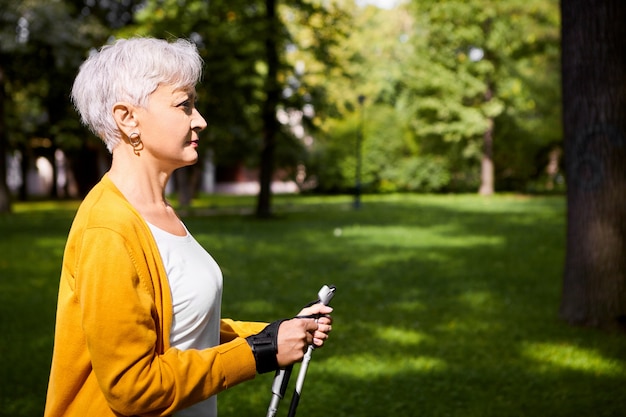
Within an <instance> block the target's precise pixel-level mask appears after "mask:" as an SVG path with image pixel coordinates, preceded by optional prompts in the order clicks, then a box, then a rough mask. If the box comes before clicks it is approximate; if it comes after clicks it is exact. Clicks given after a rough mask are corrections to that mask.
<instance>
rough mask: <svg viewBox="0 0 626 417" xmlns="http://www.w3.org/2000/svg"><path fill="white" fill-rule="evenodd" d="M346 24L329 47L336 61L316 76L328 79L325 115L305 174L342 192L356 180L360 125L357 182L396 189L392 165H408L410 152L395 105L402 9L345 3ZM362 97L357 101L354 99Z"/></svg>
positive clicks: (402, 46) (405, 28) (405, 56)
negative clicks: (339, 38)
mask: <svg viewBox="0 0 626 417" xmlns="http://www.w3.org/2000/svg"><path fill="white" fill-rule="evenodd" d="M343 7H344V9H345V11H346V12H347V13H350V20H351V22H352V24H351V26H350V28H347V29H345V32H346V33H347V36H346V39H345V40H342V42H341V43H340V44H339V45H337V46H336V47H334V48H333V52H332V53H333V55H334V56H335V57H336V59H337V60H338V61H339V65H338V66H337V67H336V69H335V70H334V71H330V72H328V73H325V74H324V82H325V83H326V84H327V85H329V86H330V87H329V88H328V96H327V97H328V102H329V103H330V106H331V107H330V109H329V110H330V111H329V113H328V115H329V117H328V118H327V119H326V120H325V121H324V122H323V124H322V132H321V133H318V134H317V135H316V141H315V144H314V146H313V160H314V164H313V166H312V168H313V169H312V174H314V175H315V177H316V179H317V183H318V190H320V191H326V192H337V191H345V190H348V189H351V188H352V187H355V186H356V181H355V180H356V178H355V177H356V170H357V154H358V153H359V150H358V149H357V146H358V145H357V137H358V132H359V131H360V130H361V129H362V131H363V138H362V139H363V140H362V144H361V147H362V149H361V151H362V152H361V155H362V159H363V161H362V181H361V182H362V183H363V184H362V185H363V187H364V189H365V190H369V191H376V190H380V189H383V190H386V191H391V190H400V189H408V188H407V187H404V186H401V185H397V184H396V182H395V180H392V179H391V177H393V178H397V175H396V174H397V172H394V170H395V168H398V167H399V165H402V164H404V163H407V164H410V162H409V161H410V160H411V158H412V157H413V156H414V155H415V153H416V152H417V148H416V143H415V140H414V137H413V135H412V132H411V131H410V130H409V129H408V122H407V119H408V118H405V117H404V114H403V113H402V112H401V111H397V109H395V107H394V106H395V105H396V101H397V95H398V90H397V87H398V85H399V82H400V81H399V80H401V79H402V78H403V77H404V74H405V71H406V69H407V66H408V60H409V57H410V56H411V55H412V54H413V47H412V45H411V44H410V43H409V42H408V40H409V37H410V35H411V33H412V31H413V26H412V19H411V17H410V15H409V14H408V13H407V11H406V10H404V9H402V8H394V9H391V10H386V9H379V8H377V7H374V6H367V7H357V6H356V4H355V3H354V2H346V4H344V6H343ZM359 96H364V97H365V100H364V104H360V103H359V100H358V98H359Z"/></svg>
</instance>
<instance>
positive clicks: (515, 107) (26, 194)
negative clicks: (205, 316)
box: [0, 0, 626, 416]
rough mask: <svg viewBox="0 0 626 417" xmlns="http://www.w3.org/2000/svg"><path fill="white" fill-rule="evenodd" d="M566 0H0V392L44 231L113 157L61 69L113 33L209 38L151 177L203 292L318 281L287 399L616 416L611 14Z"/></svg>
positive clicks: (38, 292)
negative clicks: (216, 269)
mask: <svg viewBox="0 0 626 417" xmlns="http://www.w3.org/2000/svg"><path fill="white" fill-rule="evenodd" d="M586 3H587V2H582V1H573V0H570V1H563V2H562V3H561V4H559V2H557V1H538V0H526V1H519V0H509V1H506V2H504V1H502V2H500V1H479V0H468V1H419V2H417V1H414V2H404V3H403V2H382V3H377V4H373V3H367V2H352V1H283V2H279V1H274V0H266V1H209V2H207V1H199V0H195V1H194V0H187V1H185V0H161V1H153V0H146V1H134V0H124V1H107V0H86V1H78V0H74V1H67V0H63V1H60V0H59V1H41V0H32V1H14V0H1V1H0V5H1V6H2V7H1V10H2V12H1V13H0V16H1V19H2V26H1V27H0V58H1V59H0V84H1V85H0V87H1V88H0V93H1V97H0V99H1V100H0V103H2V104H1V106H0V209H1V211H2V212H3V214H2V215H0V331H1V333H2V341H1V342H0V352H1V353H2V357H3V359H4V360H3V365H2V367H1V368H0V415H1V416H4V415H7V416H37V415H41V414H42V410H43V404H44V397H45V389H46V384H47V376H48V371H49V364H50V357H51V352H52V343H53V340H52V336H53V330H54V314H55V307H56V291H57V287H58V276H59V271H60V265H61V257H62V252H63V246H64V241H65V238H66V236H67V231H68V229H69V225H70V223H71V219H72V216H73V213H74V212H75V210H76V208H77V206H78V204H79V202H80V199H81V198H82V196H84V194H85V193H86V192H87V191H88V190H89V189H90V187H91V186H93V184H94V183H95V182H96V181H97V180H98V179H99V177H100V176H101V175H102V173H103V172H104V171H105V170H106V167H107V164H108V158H109V157H110V156H109V155H108V154H107V152H106V150H105V148H104V146H103V145H102V144H101V143H100V142H99V140H98V139H97V138H95V137H94V136H93V135H92V134H91V133H89V132H88V131H86V130H85V129H84V127H82V126H81V125H80V122H79V119H78V117H77V115H76V113H75V111H74V110H73V108H72V106H71V103H70V102H69V99H68V97H69V90H70V88H71V83H72V80H73V78H74V76H75V74H76V71H77V69H78V66H79V65H80V63H81V62H82V61H83V60H84V59H85V57H86V56H87V55H88V53H89V51H90V50H92V49H93V48H98V47H99V46H101V45H103V44H105V43H107V42H111V41H112V40H114V39H115V38H119V37H128V36H134V35H139V36H157V37H163V38H170V39H171V38H175V37H185V38H189V39H191V40H192V41H194V42H195V43H196V44H197V45H198V48H199V50H200V53H201V54H202V56H203V58H204V59H205V74H204V78H203V81H202V82H201V84H200V85H199V86H198V93H199V101H198V104H197V106H198V108H199V110H200V112H201V113H202V114H203V115H204V116H205V118H206V119H207V122H208V123H209V127H208V128H207V129H206V131H205V132H204V133H203V136H202V138H201V147H200V148H199V151H200V154H201V159H200V161H201V162H200V163H199V164H197V165H196V166H194V167H192V168H189V169H184V170H180V171H179V172H177V174H176V176H175V177H174V178H173V180H172V184H171V186H170V190H169V192H170V197H171V199H172V201H173V202H174V204H175V205H176V206H177V208H178V209H179V212H180V213H181V216H182V217H183V220H184V221H185V223H186V224H187V225H188V227H190V229H191V230H192V232H193V233H194V235H195V236H196V237H197V238H198V240H199V241H200V242H201V243H202V244H203V245H204V246H205V247H206V248H207V249H208V250H209V252H211V254H212V255H213V256H214V257H215V258H216V259H217V260H218V262H219V263H220V265H221V267H222V269H223V270H224V276H225V295H224V304H225V306H224V315H225V316H228V317H235V318H240V319H259V320H268V321H269V320H272V319H274V318H275V317H277V316H279V317H280V316H288V315H291V314H293V311H295V310H297V309H298V308H299V307H300V306H301V305H302V304H304V303H306V302H308V301H310V299H311V298H312V297H314V295H315V293H316V292H317V290H318V289H319V287H320V286H321V284H325V283H329V284H331V283H332V284H336V285H337V287H338V295H337V297H336V300H335V301H334V302H333V305H334V306H335V308H336V311H335V314H334V316H335V320H336V326H335V332H334V333H333V338H332V342H331V343H329V346H328V347H327V348H325V349H323V350H321V351H319V352H316V353H315V357H314V362H313V363H312V366H311V369H310V377H309V378H310V379H309V380H307V383H306V387H305V393H304V395H303V400H302V404H301V408H300V409H299V412H300V413H301V414H302V415H311V414H313V413H315V414H320V413H321V414H323V415H336V416H385V415H399V416H417V415H424V416H503V415H507V416H508V415H511V416H537V415H546V416H592V415H593V416H620V415H626V395H624V394H623V393H622V389H621V387H622V386H623V384H624V382H626V353H625V352H626V340H625V339H624V337H623V326H624V322H625V319H624V318H625V317H626V294H625V288H626V278H625V276H626V275H625V274H626V273H625V271H626V266H625V264H624V263H625V259H626V256H625V255H626V253H625V248H626V245H625V244H624V237H625V236H626V214H625V212H624V211H625V210H626V204H625V203H626V201H625V199H626V191H625V190H626V187H625V179H624V172H625V171H624V169H623V161H624V160H625V159H624V156H625V155H624V148H626V140H625V139H624V130H625V129H624V125H625V118H626V110H625V109H624V100H625V97H626V91H625V89H626V81H625V77H626V71H625V70H624V54H625V52H624V48H623V40H624V39H625V33H624V29H623V28H620V27H619V26H620V25H621V22H623V21H624V17H625V13H624V5H622V4H621V2H620V1H618V0H602V1H600V2H596V3H594V4H593V5H589V4H586ZM563 51H566V53H564V52H563ZM581 63H582V64H581ZM583 64H584V65H583ZM581 67H584V68H583V69H582V70H581V69H580V68H581ZM580 73H582V75H580ZM572 74H573V75H572ZM581 103H582V104H581ZM578 132H583V133H582V134H581V133H578ZM572 325H574V326H572ZM270 384H271V379H268V378H267V377H259V378H257V379H256V380H255V381H253V382H251V383H249V384H246V385H242V386H240V387H236V388H235V389H233V390H232V391H229V392H226V393H224V394H222V395H221V396H220V414H221V415H223V416H235V415H257V414H261V413H264V412H265V409H266V407H267V404H268V403H269V386H270ZM283 408H284V409H283V410H282V412H283V413H284V412H285V411H286V410H285V409H286V408H288V407H287V406H286V405H284V406H283Z"/></svg>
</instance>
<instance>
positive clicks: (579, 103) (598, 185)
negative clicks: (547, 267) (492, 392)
mask: <svg viewBox="0 0 626 417" xmlns="http://www.w3.org/2000/svg"><path fill="white" fill-rule="evenodd" d="M561 12H562V20H563V29H562V33H563V40H562V45H563V124H564V131H565V158H566V161H567V165H566V172H567V185H568V186H567V205H568V225H567V253H566V260H565V272H564V279H563V295H562V301H561V315H562V317H563V318H564V319H565V320H567V321H568V322H570V323H572V324H578V325H591V326H598V327H621V329H622V330H625V329H626V174H625V172H626V171H625V170H624V161H626V49H625V48H624V45H625V44H624V40H626V26H624V22H626V3H624V2H623V1H622V0H598V1H595V2H588V1H584V0H563V1H562V3H561Z"/></svg>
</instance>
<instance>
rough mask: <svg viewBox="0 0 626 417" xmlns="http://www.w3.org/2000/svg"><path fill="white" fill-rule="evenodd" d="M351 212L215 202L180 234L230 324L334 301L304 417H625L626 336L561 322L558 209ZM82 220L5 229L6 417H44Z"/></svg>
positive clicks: (259, 401) (33, 208)
mask: <svg viewBox="0 0 626 417" xmlns="http://www.w3.org/2000/svg"><path fill="white" fill-rule="evenodd" d="M351 203H352V200H351V197H350V196H333V197H319V196H311V197H300V196H282V195H281V196H276V197H275V212H276V214H277V215H278V216H277V217H276V218H274V220H270V221H260V220H257V219H255V218H253V217H251V216H238V215H235V214H234V213H240V212H248V213H251V212H252V211H253V206H254V201H253V199H252V198H249V197H232V196H228V197H216V196H211V197H208V198H204V199H198V200H195V201H194V202H193V205H192V207H191V209H190V211H189V212H188V214H187V215H186V216H185V217H184V221H185V223H186V225H187V226H188V227H189V229H190V230H191V231H192V233H193V234H194V236H195V237H196V238H197V239H198V240H199V241H200V243H201V244H202V245H203V246H204V247H206V248H207V249H208V250H209V251H210V253H211V254H212V255H213V256H214V257H215V258H216V260H217V261H218V263H219V264H220V266H221V268H222V270H223V273H224V286H225V287H224V306H223V307H224V308H223V315H224V316H225V317H234V318H238V319H242V320H251V319H252V320H266V321H269V320H272V319H275V318H277V317H288V316H291V315H293V314H294V312H296V311H297V310H298V309H299V308H300V306H302V305H303V304H305V303H307V302H308V301H310V300H311V299H312V297H313V296H314V294H315V293H316V292H317V290H318V289H319V287H320V286H321V285H322V284H326V283H330V284H335V285H336V286H337V288H338V292H337V296H336V297H335V299H334V300H333V303H332V305H333V307H334V308H335V311H334V312H333V317H334V319H335V324H334V326H333V333H332V335H331V339H330V340H329V342H328V345H327V346H326V347H324V348H323V349H321V350H319V351H316V352H315V353H314V355H313V360H312V362H311V365H310V367H309V371H308V375H307V379H306V382H305V385H304V391H303V396H302V400H301V402H300V407H299V409H298V415H300V414H302V415H303V416H306V415H316V414H320V413H321V414H324V415H333V416H337V417H343V416H360V417H379V416H387V415H394V416H402V417H404V416H407V417H408V416H416V415H419V416H425V417H429V416H433V417H434V416H444V415H445V416H454V417H457V416H458V417H461V416H462V417H474V416H475V417H501V416H510V415H515V416H528V417H534V416H618V415H622V414H623V410H624V409H625V408H626V397H624V395H622V391H623V386H624V384H625V383H626V353H625V352H626V339H625V338H624V336H623V335H621V334H606V333H601V332H598V331H595V330H589V329H581V328H572V327H570V326H568V325H566V324H565V323H563V322H560V321H559V320H558V319H557V311H558V306H559V299H560V291H561V276H562V265H563V258H564V248H565V235H564V233H563V230H564V228H565V201H564V199H563V198H561V197H535V198H526V197H521V196H514V195H502V196H494V197H491V198H488V199H485V198H480V197H478V196H474V195H456V196H433V195H412V194H397V195H385V196H371V195H366V196H364V198H363V205H362V208H361V209H360V210H358V211H355V210H352V209H351ZM75 209H76V203H63V205H60V203H37V204H32V203H31V204H21V203H19V204H16V206H15V214H13V215H10V216H0V235H1V236H2V239H1V240H0V277H2V278H1V279H0V316H1V317H2V320H0V331H1V332H2V334H3V337H2V338H1V339H0V351H1V352H2V355H3V361H2V366H0V387H1V389H0V409H2V410H3V415H4V414H6V415H11V416H13V417H34V416H41V415H42V409H43V402H44V396H45V390H46V385H47V379H48V372H49V365H50V358H51V353H52V335H53V330H54V329H53V327H54V316H55V314H54V312H55V306H56V294H57V291H58V279H59V271H60V267H61V257H62V252H63V246H64V244H65V239H66V236H67V230H68V228H69V224H70V221H71V218H72V216H73V213H74V211H75ZM297 370H298V368H297V367H296V368H295V370H294V371H296V372H297ZM271 381H272V375H270V374H267V375H262V376H258V377H257V378H256V379H255V380H253V381H250V382H246V383H244V384H241V385H239V386H237V387H235V388H233V389H232V390H229V391H226V392H224V393H223V394H220V397H219V409H220V416H222V417H230V416H253V415H260V414H261V415H262V414H263V413H265V411H266V410H267V406H268V404H269V400H270V386H271ZM294 382H295V378H293V379H292V381H291V385H290V386H289V389H288V393H291V392H292V390H293V384H294ZM590 387H592V388H593V389H590ZM288 401H289V399H287V400H286V401H285V400H284V401H283V403H282V404H281V408H280V410H279V415H281V416H284V415H286V413H287V410H288Z"/></svg>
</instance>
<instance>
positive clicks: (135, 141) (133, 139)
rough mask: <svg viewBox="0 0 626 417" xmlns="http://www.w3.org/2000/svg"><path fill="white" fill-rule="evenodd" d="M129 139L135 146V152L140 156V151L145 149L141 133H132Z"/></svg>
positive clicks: (131, 144)
mask: <svg viewBox="0 0 626 417" xmlns="http://www.w3.org/2000/svg"><path fill="white" fill-rule="evenodd" d="M128 141H129V142H130V146H132V147H133V152H135V155H137V156H139V152H141V150H142V149H143V142H142V141H141V138H140V137H139V133H137V132H133V133H131V134H130V136H128Z"/></svg>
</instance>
